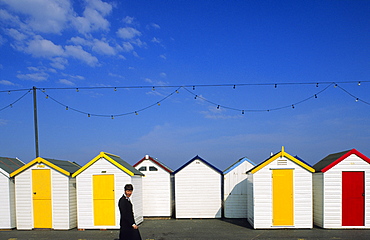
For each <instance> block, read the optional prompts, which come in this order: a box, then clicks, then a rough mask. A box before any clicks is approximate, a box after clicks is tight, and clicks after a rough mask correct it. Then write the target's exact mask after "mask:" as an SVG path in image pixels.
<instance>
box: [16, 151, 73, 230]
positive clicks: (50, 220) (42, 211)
mask: <svg viewBox="0 0 370 240" xmlns="http://www.w3.org/2000/svg"><path fill="white" fill-rule="evenodd" d="M79 168H80V166H79V165H78V164H77V163H74V162H69V161H63V160H55V159H50V158H41V157H38V158H36V159H34V160H33V161H31V162H29V163H27V164H25V165H24V166H22V167H20V168H19V169H18V170H16V171H14V172H12V173H11V174H10V176H11V177H14V180H15V200H16V201H15V205H16V215H17V229H22V230H31V229H34V228H51V229H58V230H68V229H71V228H74V227H76V225H77V216H76V213H77V208H76V182H75V179H74V178H72V177H71V176H72V173H74V172H75V171H77V169H79Z"/></svg>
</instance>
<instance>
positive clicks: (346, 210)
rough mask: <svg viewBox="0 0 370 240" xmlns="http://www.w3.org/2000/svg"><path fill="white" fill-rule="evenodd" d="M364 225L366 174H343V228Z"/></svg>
mask: <svg viewBox="0 0 370 240" xmlns="http://www.w3.org/2000/svg"><path fill="white" fill-rule="evenodd" d="M364 225H365V187H364V172H342V226H364Z"/></svg>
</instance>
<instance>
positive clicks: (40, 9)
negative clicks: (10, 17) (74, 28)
mask: <svg viewBox="0 0 370 240" xmlns="http://www.w3.org/2000/svg"><path fill="white" fill-rule="evenodd" d="M2 1H3V2H4V3H6V4H7V5H8V6H9V7H10V8H11V9H12V10H13V11H15V12H19V13H22V14H24V15H25V16H26V17H25V20H24V22H25V23H26V24H27V25H28V26H29V27H30V28H31V29H33V30H34V31H37V32H44V33H61V31H62V30H63V29H64V28H65V26H66V24H67V22H68V21H69V18H70V17H71V15H72V9H71V3H70V1H69V0H56V1H50V0H37V1H34V0H22V1H14V0H2Z"/></svg>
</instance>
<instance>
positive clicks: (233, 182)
mask: <svg viewBox="0 0 370 240" xmlns="http://www.w3.org/2000/svg"><path fill="white" fill-rule="evenodd" d="M255 165H256V164H254V163H253V162H252V161H251V160H249V159H248V158H246V157H243V158H241V159H239V160H238V161H236V162H235V163H233V164H232V165H231V166H230V167H228V168H227V169H225V170H224V172H223V174H224V214H225V217H226V218H247V171H248V170H249V169H251V168H253V167H254V166H255Z"/></svg>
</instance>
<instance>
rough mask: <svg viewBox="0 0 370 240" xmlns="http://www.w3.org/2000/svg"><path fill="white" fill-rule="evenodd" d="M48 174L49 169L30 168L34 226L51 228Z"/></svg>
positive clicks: (49, 181) (49, 180)
mask: <svg viewBox="0 0 370 240" xmlns="http://www.w3.org/2000/svg"><path fill="white" fill-rule="evenodd" d="M50 176H51V175H50V169H34V170H32V203H33V227H34V228H52V213H51V179H50Z"/></svg>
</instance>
